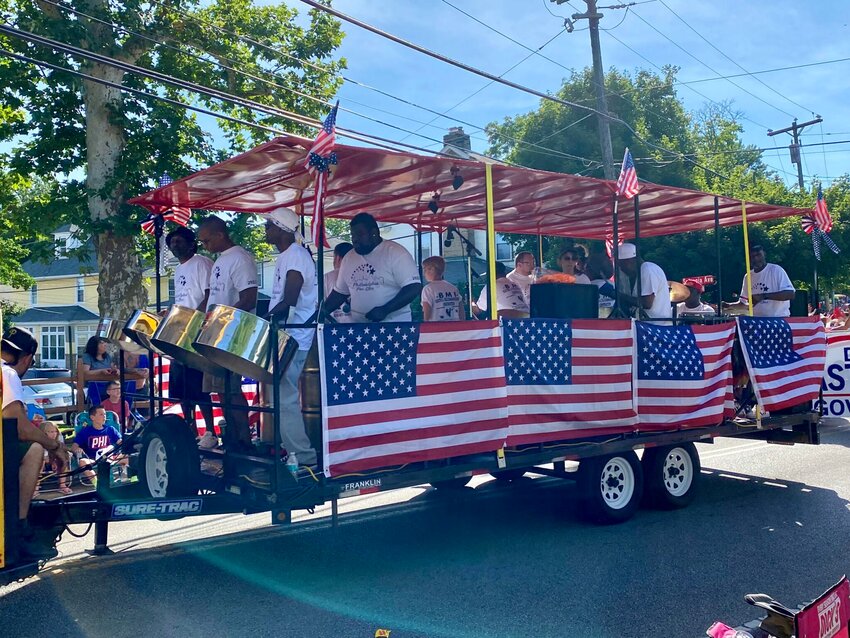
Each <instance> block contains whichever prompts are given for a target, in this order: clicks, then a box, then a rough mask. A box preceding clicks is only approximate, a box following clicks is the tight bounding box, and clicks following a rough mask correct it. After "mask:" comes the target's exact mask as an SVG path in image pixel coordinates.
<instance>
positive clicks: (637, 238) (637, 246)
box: [634, 195, 644, 319]
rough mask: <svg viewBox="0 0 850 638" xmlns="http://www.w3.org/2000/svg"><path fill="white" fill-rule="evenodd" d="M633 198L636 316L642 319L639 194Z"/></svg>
mask: <svg viewBox="0 0 850 638" xmlns="http://www.w3.org/2000/svg"><path fill="white" fill-rule="evenodd" d="M634 200H635V238H634V242H635V250H636V251H637V255H638V271H637V282H636V283H637V302H638V307H637V318H638V319H642V318H644V316H643V315H644V311H643V296H642V293H643V291H642V290H641V279H642V277H641V270H642V266H643V263H642V262H643V253H641V252H640V195H635V197H634Z"/></svg>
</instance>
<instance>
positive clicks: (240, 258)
mask: <svg viewBox="0 0 850 638" xmlns="http://www.w3.org/2000/svg"><path fill="white" fill-rule="evenodd" d="M198 242H199V243H200V244H201V245H202V246H203V247H204V248H206V249H207V250H208V251H209V252H211V253H217V254H218V258H217V259H216V260H215V263H214V264H213V267H212V270H211V271H210V282H209V291H210V292H209V297H208V298H207V310H209V309H210V308H211V307H212V306H214V305H216V304H223V305H225V306H232V307H234V308H238V309H239V310H244V311H246V312H254V311H255V310H256V308H257V262H256V261H254V257H253V255H251V253H249V252H248V251H247V250H245V249H244V248H242V247H241V246H237V245H236V244H234V243H233V240H232V239H230V233H229V232H228V230H227V224H225V223H224V221H222V220H221V219H220V218H219V217H216V216H215V215H210V216H209V217H206V218H205V219H204V220H203V221H202V222H201V223H200V225H199V226H198ZM227 374H228V375H230V394H229V395H227V396H224V395H225V392H226V388H227V383H226V382H225V379H224V377H219V376H216V375H213V374H209V373H206V372H205V373H204V384H203V388H202V389H203V391H204V392H215V393H217V394H218V395H219V396H220V397H221V398H222V402H223V403H224V404H225V406H228V405H236V406H242V407H244V408H247V407H248V402H247V401H246V400H245V395H243V394H242V377H241V376H240V375H239V374H236V373H234V372H228V373H227ZM224 418H225V420H226V422H227V429H226V430H225V436H226V437H227V439H228V441H227V445H228V447H229V448H230V449H231V451H242V452H251V451H252V448H253V446H252V444H251V427H250V426H249V424H248V411H247V409H245V410H241V409H237V410H231V409H228V408H227V407H225V408H224Z"/></svg>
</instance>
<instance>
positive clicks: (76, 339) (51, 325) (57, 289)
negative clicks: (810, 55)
mask: <svg viewBox="0 0 850 638" xmlns="http://www.w3.org/2000/svg"><path fill="white" fill-rule="evenodd" d="M53 239H54V242H55V244H56V258H55V259H54V260H53V261H52V262H49V263H42V262H37V261H28V262H25V263H24V264H22V267H23V269H24V271H25V272H26V273H27V274H28V275H30V276H31V277H32V278H33V279H34V280H35V283H34V284H33V285H32V287H31V288H30V289H29V290H16V289H13V288H11V287H9V286H3V285H0V295H2V296H3V298H4V299H6V300H8V301H11V302H13V303H16V304H18V305H20V306H22V307H23V308H25V310H24V312H23V313H22V314H20V315H18V316H16V317H14V318H13V320H14V322H15V324H16V325H19V326H21V327H24V328H27V329H28V330H30V331H31V332H32V333H33V335H35V338H36V339H38V342H39V351H38V355H37V358H36V365H38V366H42V367H56V368H70V367H72V366H73V365H75V364H76V357H77V355H78V354H79V353H81V352H83V350H85V346H86V342H87V341H88V340H89V338H90V337H91V336H93V335H94V334H95V332H96V331H97V324H98V320H99V312H98V305H97V302H98V291H97V287H98V275H97V261H96V259H95V249H94V245H93V244H92V243H91V241H90V240H89V241H87V242H86V243H85V244H83V243H81V241H80V239H79V229H77V228H76V227H75V226H71V225H66V226H62V227H61V228H58V229H57V230H56V231H54V233H53ZM79 248H83V250H82V251H76V250H75V249H79ZM70 251H74V252H70ZM76 252H82V253H83V254H84V255H85V256H90V260H86V259H85V258H82V259H81V258H80V257H78V256H77V255H76V254H75V253H76ZM151 275H152V272H151V271H148V272H146V273H145V281H146V287H147V290H148V299H149V300H154V299H155V294H154V284H153V279H152V276H151ZM167 285H168V283H167V278H163V281H162V284H161V290H162V291H163V298H166V295H167V288H166V286H167Z"/></svg>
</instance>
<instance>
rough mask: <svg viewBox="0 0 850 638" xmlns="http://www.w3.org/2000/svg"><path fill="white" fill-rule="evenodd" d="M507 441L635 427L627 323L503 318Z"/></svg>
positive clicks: (516, 442) (542, 439)
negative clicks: (506, 392) (506, 389)
mask: <svg viewBox="0 0 850 638" xmlns="http://www.w3.org/2000/svg"><path fill="white" fill-rule="evenodd" d="M502 328H503V331H504V342H505V344H504V349H505V373H506V378H507V386H508V424H509V429H508V441H507V444H508V445H524V444H530V443H540V442H545V441H555V440H560V439H571V438H576V437H582V436H594V435H605V434H620V433H623V432H631V431H632V430H633V429H634V425H635V423H636V422H637V415H636V413H635V410H634V406H633V404H632V394H631V382H632V375H631V369H632V327H631V324H630V323H629V322H628V321H605V322H601V321H588V320H580V319H577V320H563V319H523V320H507V319H505V320H502Z"/></svg>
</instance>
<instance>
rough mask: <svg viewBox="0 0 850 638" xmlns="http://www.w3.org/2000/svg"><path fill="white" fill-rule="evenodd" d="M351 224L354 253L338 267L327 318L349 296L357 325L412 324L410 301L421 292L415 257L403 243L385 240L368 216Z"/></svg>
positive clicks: (355, 217) (325, 313) (356, 216)
mask: <svg viewBox="0 0 850 638" xmlns="http://www.w3.org/2000/svg"><path fill="white" fill-rule="evenodd" d="M349 225H350V227H351V243H352V244H353V245H354V250H352V251H351V252H350V253H348V254H347V255H346V256H345V257H344V258H343V260H342V262H341V263H340V265H339V275H338V276H337V280H336V284H334V290H333V292H332V293H331V294H330V295H329V296H328V298H327V300H326V301H325V310H324V315H325V316H328V315H330V314H331V313H332V312H333V311H334V310H336V309H337V308H339V307H340V306H341V305H342V304H343V303H344V302H345V300H346V298H347V297H349V296H350V297H351V320H352V321H353V322H355V323H361V322H367V321H410V320H411V318H412V317H411V314H410V302H411V301H413V300H414V299H416V297H417V295H419V293H420V292H422V282H421V280H420V279H419V268H417V266H416V262H414V261H413V257H412V256H411V254H410V253H409V252H407V250H406V249H405V248H404V247H403V246H401V245H400V244H397V243H396V242H394V241H390V240H384V239H382V238H381V233H380V230H379V229H378V222H376V221H375V218H374V217H372V216H371V215H370V214H369V213H358V214H357V215H355V216H354V218H353V219H352V220H351V222H350V224H349Z"/></svg>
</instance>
